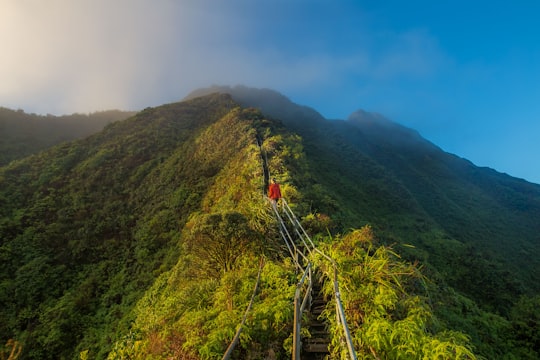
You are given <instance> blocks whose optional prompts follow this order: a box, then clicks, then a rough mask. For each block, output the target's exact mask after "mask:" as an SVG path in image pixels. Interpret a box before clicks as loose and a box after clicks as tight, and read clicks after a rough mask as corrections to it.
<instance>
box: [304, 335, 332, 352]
mask: <svg viewBox="0 0 540 360" xmlns="http://www.w3.org/2000/svg"><path fill="white" fill-rule="evenodd" d="M329 344H330V341H329V340H328V339H326V338H310V339H305V340H304V346H303V348H304V351H305V352H311V353H328V345H329Z"/></svg>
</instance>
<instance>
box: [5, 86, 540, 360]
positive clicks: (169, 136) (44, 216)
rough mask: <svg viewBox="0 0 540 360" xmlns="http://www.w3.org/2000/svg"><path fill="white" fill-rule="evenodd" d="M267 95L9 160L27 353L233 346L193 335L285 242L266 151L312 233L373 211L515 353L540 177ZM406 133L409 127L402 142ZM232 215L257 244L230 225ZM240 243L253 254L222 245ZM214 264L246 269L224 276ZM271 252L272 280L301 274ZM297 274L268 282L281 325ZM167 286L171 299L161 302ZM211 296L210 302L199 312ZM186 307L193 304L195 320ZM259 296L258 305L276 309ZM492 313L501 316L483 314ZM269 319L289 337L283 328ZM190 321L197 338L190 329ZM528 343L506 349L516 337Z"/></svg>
mask: <svg viewBox="0 0 540 360" xmlns="http://www.w3.org/2000/svg"><path fill="white" fill-rule="evenodd" d="M248 93H249V97H246V95H245V94H248ZM263 93H264V96H266V94H267V90H265V91H264V92H263ZM242 94H244V95H242ZM271 94H273V95H272V96H270V98H264V99H262V98H260V97H261V93H258V92H257V90H254V89H248V88H243V89H242V92H241V93H240V95H242V96H244V97H243V98H242V97H241V96H240V95H238V94H236V95H235V94H228V93H220V92H217V93H216V92H215V91H213V92H211V94H209V95H201V96H193V97H191V98H190V99H187V100H184V101H181V102H178V103H172V104H165V105H163V106H159V107H154V108H147V109H145V110H143V111H141V112H139V113H137V114H136V115H134V116H133V117H130V118H129V119H126V120H122V121H118V122H114V123H111V124H109V125H107V126H106V127H105V128H104V129H103V130H102V131H100V132H98V133H95V134H93V135H90V136H88V137H86V138H83V139H79V140H75V141H73V142H69V143H62V144H59V145H57V146H55V147H53V148H50V149H49V150H47V151H45V152H40V153H38V154H35V155H32V156H30V157H27V158H24V159H21V160H18V161H15V162H11V163H10V164H8V165H7V166H3V167H0V185H1V186H0V201H1V202H2V204H3V206H2V209H1V210H0V234H1V238H2V243H1V248H0V250H1V251H0V256H1V259H2V262H1V265H0V286H1V287H2V288H1V289H0V290H2V291H0V300H1V301H2V303H3V304H7V305H6V307H5V308H4V311H2V312H1V313H0V318H1V320H2V321H1V322H0V323H1V324H2V325H1V326H2V327H1V328H0V329H1V330H2V331H0V333H2V334H7V335H3V336H8V335H11V334H13V335H18V338H19V339H21V341H23V342H24V343H25V346H26V348H28V349H31V350H29V353H27V354H26V355H25V356H27V358H42V359H44V358H58V357H59V356H60V357H65V358H68V357H74V356H76V355H77V354H78V353H82V352H83V351H85V349H86V350H90V352H91V353H92V354H94V355H96V358H105V357H106V356H107V354H112V351H113V349H112V344H116V345H118V346H119V347H118V348H119V349H124V350H126V349H134V348H136V343H135V342H133V341H135V340H133V339H136V340H137V341H143V340H141V339H144V341H146V342H145V344H147V345H148V346H149V349H162V350H160V351H162V353H166V352H168V353H169V354H172V353H174V351H177V350H175V349H179V348H182V347H189V346H191V348H195V349H198V351H200V352H201V353H200V356H201V357H204V355H203V354H211V353H212V351H218V352H219V350H215V349H221V347H222V346H223V344H222V343H220V342H218V341H216V342H215V343H211V344H210V345H208V344H207V345H204V346H203V345H202V343H197V341H202V340H200V338H201V337H200V336H199V337H198V338H199V340H193V339H197V336H195V335H196V332H197V331H200V332H201V333H202V332H204V331H203V330H202V329H203V328H205V327H207V325H208V326H209V324H210V322H211V321H212V319H211V318H210V316H214V315H216V316H218V318H219V314H214V313H213V310H208V309H218V308H219V309H222V306H225V309H222V310H223V314H229V313H227V312H226V310H227V311H228V310H231V309H232V310H234V309H235V307H234V306H233V305H234V304H240V303H235V302H234V301H233V299H235V297H234V296H236V298H237V297H238V296H239V295H237V293H234V294H236V295H234V296H233V295H230V296H231V297H229V295H225V294H223V293H216V295H215V296H217V297H216V298H215V299H214V298H212V297H211V296H213V295H211V294H213V291H214V290H215V289H218V288H219V289H222V290H223V291H225V292H226V291H233V290H232V289H236V290H237V291H238V294H240V293H242V294H245V291H244V288H245V287H243V286H242V285H241V283H238V282H235V280H234V279H235V276H238V278H239V279H243V280H242V281H245V282H246V284H247V283H249V279H252V278H253V274H252V273H251V272H247V273H240V272H239V271H240V270H239V269H236V268H235V266H232V267H230V265H231V264H236V261H238V262H241V261H244V260H246V259H251V260H253V258H255V259H256V257H257V256H260V255H261V254H264V255H265V256H266V257H267V259H272V260H274V259H275V257H276V256H277V254H279V251H280V250H279V245H278V243H277V242H276V243H274V241H276V240H275V239H276V238H277V239H278V238H279V237H278V234H277V232H276V229H275V228H273V227H272V226H270V224H272V218H271V216H269V215H268V209H267V208H266V207H265V202H264V197H263V195H262V192H264V190H265V185H266V184H265V183H264V173H263V169H262V168H261V165H260V162H261V151H263V150H264V152H265V153H266V154H267V155H268V166H269V168H270V169H271V172H272V175H273V176H276V177H277V178H278V179H279V181H280V182H281V184H282V190H283V194H284V196H285V197H286V198H287V201H288V202H289V203H290V204H291V206H293V208H294V209H295V212H297V213H298V214H301V216H302V221H304V223H305V224H306V226H307V225H309V229H310V230H313V231H318V232H319V233H316V234H317V236H316V237H315V241H320V242H324V239H325V236H330V235H332V236H337V238H340V236H341V235H343V236H345V234H347V233H348V231H349V229H351V228H360V227H362V226H364V225H369V226H371V227H372V228H373V231H374V233H375V234H376V236H377V239H376V243H381V244H386V245H392V246H393V247H394V248H395V251H396V252H399V254H400V256H401V257H402V258H403V259H406V260H410V261H411V262H413V263H414V262H420V263H421V264H423V266H424V267H425V271H426V273H427V274H429V275H430V276H432V277H433V279H434V282H436V285H433V290H432V291H435V288H436V292H435V293H433V294H432V295H431V296H432V297H433V303H434V307H435V310H436V311H437V314H438V316H439V317H440V319H441V320H442V323H444V325H445V326H448V327H449V328H452V329H455V330H464V329H466V330H467V333H470V334H474V339H475V344H476V346H477V347H479V351H480V353H481V354H484V355H485V356H488V355H487V354H489V355H491V356H488V357H489V358H493V356H494V354H499V355H500V354H503V353H504V347H505V346H507V345H505V344H498V343H497V341H496V340H495V338H496V335H494V334H495V333H497V334H498V333H504V334H505V335H504V336H506V339H507V341H508V343H509V342H510V341H513V342H515V344H518V343H519V344H521V342H520V341H525V340H523V339H521V338H519V339H518V338H517V337H516V336H518V334H524V333H526V330H528V329H529V328H526V327H525V328H524V330H523V331H522V332H521V331H518V330H519V329H520V328H517V327H516V329H518V330H516V331H514V333H515V334H514V335H512V333H511V332H510V331H509V330H508V328H511V327H512V326H518V324H517V323H511V320H512V318H511V317H512V316H516V315H513V314H515V313H519V312H518V310H520V311H522V312H523V311H524V310H523V309H524V308H525V305H522V306H523V307H522V308H521V307H519V306H520V305H519V303H518V301H517V297H518V296H521V295H524V296H525V297H524V298H525V299H526V301H528V300H527V299H528V298H527V296H530V297H531V299H533V296H534V295H536V294H538V286H539V282H540V279H538V275H536V273H537V272H536V271H534V270H535V269H537V268H538V260H537V259H538V257H537V256H536V255H537V254H538V251H539V249H538V235H537V234H538V233H540V232H538V224H535V219H536V218H537V216H536V215H537V214H538V212H539V211H540V206H539V204H540V187H539V186H536V185H535V184H531V183H528V182H526V181H521V180H519V179H514V178H511V177H509V176H505V175H504V174H500V173H498V172H496V171H494V170H490V169H482V168H478V167H475V166H474V165H473V164H472V163H470V162H468V161H466V160H464V159H461V158H459V157H457V156H455V155H452V154H448V153H445V152H443V151H442V150H441V149H439V148H438V147H436V146H435V145H433V144H431V143H430V142H428V141H427V140H425V141H424V140H423V139H422V138H420V139H418V138H417V134H416V133H414V131H412V132H411V131H410V130H407V129H402V128H401V126H400V125H393V124H392V123H390V124H385V125H389V126H383V127H382V128H375V129H373V127H369V128H367V127H366V123H365V122H364V123H355V122H354V121H353V122H352V123H351V122H347V121H346V120H343V121H334V120H332V121H330V120H326V119H324V118H322V116H320V114H318V113H317V112H316V111H314V110H309V109H307V108H306V107H302V106H298V105H295V104H293V103H292V102H290V101H288V99H286V98H285V97H283V96H281V95H276V94H274V93H271ZM242 99H243V100H242ZM274 99H277V100H276V101H274ZM240 100H242V101H240ZM248 100H249V101H248ZM258 109H260V110H258ZM364 115H366V114H364ZM367 115H369V114H367ZM367 115H366V116H367ZM278 116H279V117H278ZM306 124H309V126H306ZM371 125H373V124H371ZM389 131H390V132H389ZM394 131H397V133H398V134H401V135H400V136H394V135H395V134H394V133H393V132H394ZM385 135H388V136H385ZM390 135H391V136H390ZM403 136H406V137H407V139H406V140H407V141H399V140H402V137H403ZM418 141H419V143H417V142H418ZM415 145H416V146H415ZM231 224H235V225H234V226H235V227H236V226H239V227H240V228H241V229H242V233H243V234H245V238H246V239H250V241H249V242H247V243H246V242H244V241H242V238H235V237H234V236H233V235H231V234H230V233H228V231H229V230H227V229H228V228H229V227H230V226H232V225H231ZM215 229H219V231H222V232H225V233H227V234H229V235H227V236H228V238H227V239H229V240H230V241H225V242H222V241H221V239H220V238H219V237H216V236H215V231H217V230H215ZM231 239H232V240H231ZM269 239H270V240H269ZM271 239H274V240H271ZM509 240H511V241H509ZM210 244H211V245H212V246H210ZM231 244H233V245H235V246H236V245H238V246H241V247H242V249H244V250H243V252H245V254H244V255H245V257H241V258H238V259H233V258H228V260H227V259H225V260H219V261H218V262H217V263H216V262H214V261H213V260H211V259H213V258H214V257H215V258H216V259H222V257H220V256H221V254H228V251H229V250H230V246H229V245H231ZM228 246H229V247H228ZM213 249H222V250H220V251H219V252H217V253H216V252H215V251H214V252H213ZM218 255H219V256H218ZM367 256H368V254H366V257H367ZM180 258H181V259H182V261H178V260H179V259H180ZM242 259H243V260H242ZM221 261H223V262H221ZM216 264H223V267H224V268H226V269H229V268H230V269H233V270H234V269H236V270H235V271H236V272H235V271H232V272H225V273H223V274H224V275H223V277H221V274H222V272H221V271H220V269H221V267H220V266H218V267H216ZM269 266H274V267H273V271H276V274H274V275H272V276H270V278H272V279H274V280H272V281H278V279H279V281H284V280H286V279H289V278H290V276H291V275H290V274H289V275H287V274H286V273H285V272H281V271H284V268H283V269H278V266H277V264H273V265H270V264H269ZM284 266H285V267H286V265H284ZM248 267H249V265H248ZM252 270H253V269H252ZM277 273H279V275H277ZM210 275H211V276H210ZM205 276H210V277H209V278H206V277H205ZM191 281H194V282H193V283H192V282H191ZM186 282H189V286H188V287H186V288H184V287H183V286H182V284H186ZM219 284H222V285H223V286H224V288H221V287H220V286H221V285H219ZM293 284H294V282H293ZM290 285H291V284H284V283H282V282H281V283H279V285H275V284H274V285H272V286H271V288H272V289H273V288H276V289H277V292H280V294H279V295H277V294H274V295H273V296H276V299H277V297H279V299H280V300H279V301H273V306H274V307H273V309H274V311H277V313H276V314H277V315H276V316H278V318H277V319H278V320H276V318H275V317H274V318H265V319H266V320H265V321H267V322H268V323H272V324H273V321H278V323H276V326H278V324H279V326H286V321H285V320H284V319H288V316H289V315H287V314H288V313H287V310H286V308H287V307H286V304H288V301H289V300H288V299H287V298H286V295H287V294H289V293H290V291H291V287H290ZM227 289H228V290H227ZM292 289H293V290H294V288H292ZM443 289H446V290H444V291H443ZM453 289H455V290H453ZM453 291H456V292H458V295H455V294H453ZM293 292H294V291H293ZM226 294H228V293H226ZM243 296H244V295H243ZM245 298H246V299H249V297H248V296H245ZM156 299H160V300H159V302H158V304H159V305H160V306H161V308H155V307H154V306H153V305H152V304H154V303H155V301H156ZM220 299H221V300H223V299H228V300H227V301H223V302H221V300H220ZM267 300H269V301H270V302H272V300H271V299H270V298H269V299H267ZM246 301H247V300H246ZM531 301H533V300H531ZM137 304H139V305H137ZM201 304H203V305H204V306H207V305H208V306H209V308H206V307H204V309H205V310H204V312H203V311H202V310H201V312H199V313H190V311H196V310H197V306H202V305H201ZM183 306H187V308H184V307H183ZM265 306H269V305H268V304H267V305H265ZM281 306H283V308H281ZM229 307H232V308H229ZM176 308H181V309H184V310H182V311H186V313H190V314H197V315H196V316H195V315H192V316H195V317H194V318H192V319H191V320H189V319H183V318H182V315H181V314H178V313H176V312H175V310H174V309H176ZM260 310H261V312H260V313H257V314H258V315H257V316H262V317H265V316H270V317H272V316H274V315H273V314H274V313H268V311H267V310H268V308H261V309H260ZM401 310H403V309H401ZM216 311H217V310H216ZM220 311H221V310H220ZM396 312H397V313H396V314H394V315H395V316H398V317H399V316H402V315H403V314H401V315H400V314H399V309H398V310H396ZM461 312H465V313H463V314H462V313H461ZM212 314H213V315H212ZM456 314H458V315H459V314H461V315H462V317H461V318H458V317H457V316H456ZM499 314H500V315H499ZM224 316H225V315H224ZM227 316H230V315H227ZM502 316H505V318H503V317H502ZM523 316H524V317H525V315H523ZM486 318H490V319H496V321H494V323H493V324H497V326H501V327H500V328H493V327H494V326H495V325H493V324H491V325H489V326H486V323H484V322H483V321H486V320H485V319H486ZM135 319H137V320H135ZM181 319H183V320H182V321H181ZM272 319H273V320H272ZM279 319H281V320H279ZM186 321H187V322H186ZM189 321H191V322H189ZM205 321H206V322H208V323H205ZM279 321H283V322H279ZM134 323H136V324H137V327H132V326H133V324H134ZM175 324H176V325H175ZM474 324H476V325H474ZM478 324H480V325H478ZM227 326H231V324H228V325H227ZM232 326H236V323H233V324H232ZM520 326H521V325H520ZM162 327H164V328H163V331H164V333H159V332H158V330H159V329H162ZM218 328H219V326H218ZM178 329H183V330H184V331H185V334H187V335H184V334H182V332H181V331H180V330H178ZM227 329H228V328H227ZM431 329H432V330H434V328H431ZM137 331H141V332H142V334H145V335H144V336H145V337H144V338H141V337H140V336H142V335H140V334H139V335H138V333H137ZM159 331H161V330H159ZM258 331H260V335H261V336H267V337H268V338H271V339H272V341H271V342H270V343H269V345H268V344H267V345H268V346H270V348H271V350H272V351H281V350H280V349H282V348H283V346H282V345H281V344H283V343H284V342H285V338H283V336H284V335H283V334H282V333H279V334H274V333H272V332H271V329H270V330H269V329H266V330H265V329H259V330H258ZM265 331H268V332H265ZM192 332H193V334H194V336H193V337H190V339H192V340H190V341H195V342H196V343H189V342H187V340H186V338H185V336H188V335H189V334H191V333H192ZM130 336H131V337H130ZM162 336H167V337H166V338H163V337H162ZM190 336H191V335H190ZM205 336H206V335H205ZM216 336H217V335H216ZM220 336H221V335H220ZM520 336H521V335H520ZM285 337H286V336H285ZM130 339H131V340H130ZM482 339H488V340H487V343H483V342H482V341H483V340H482ZM525 339H527V341H529V340H528V339H529V338H527V337H525ZM0 340H2V342H5V340H6V339H5V338H3V337H2V338H1V339H0ZM533 340H534V338H532V340H531V341H533ZM130 341H131V342H130ZM257 341H260V340H257ZM491 344H497V345H491ZM515 344H514V345H515ZM116 345H115V346H116ZM120 345H121V346H120ZM150 345H152V346H153V347H152V346H150ZM514 345H512V346H509V345H508V349H511V351H518V350H517V349H518V348H519V346H517V345H515V346H514ZM205 346H208V347H205ZM261 346H262V345H261ZM492 346H495V347H494V348H491V347H492ZM523 348H524V349H532V347H531V345H530V344H529V345H526V346H523ZM126 351H127V350H126ZM155 351H158V350H155ZM205 351H207V353H204V352H205ZM243 351H247V350H246V349H244V350H243ZM249 351H255V353H256V351H257V350H256V349H255V348H253V349H251V350H249ZM268 351H270V350H268ZM507 351H510V350H507ZM214 355H215V354H214ZM214 355H212V356H214ZM216 356H217V355H216ZM207 357H211V356H210V355H208V356H207ZM530 358H534V357H532V356H531V357H530Z"/></svg>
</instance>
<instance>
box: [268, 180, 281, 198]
mask: <svg viewBox="0 0 540 360" xmlns="http://www.w3.org/2000/svg"><path fill="white" fill-rule="evenodd" d="M268 197H269V198H270V199H272V200H277V199H279V198H281V190H280V188H279V184H278V183H273V184H270V186H268Z"/></svg>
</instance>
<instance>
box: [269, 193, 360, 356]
mask: <svg viewBox="0 0 540 360" xmlns="http://www.w3.org/2000/svg"><path fill="white" fill-rule="evenodd" d="M281 202H282V204H283V209H284V212H285V214H286V215H287V217H288V218H289V221H290V222H291V223H292V225H293V227H294V229H295V232H296V234H297V235H298V237H299V238H300V240H301V241H302V243H303V244H304V246H306V248H307V249H308V251H309V252H310V253H311V252H312V251H313V252H316V253H317V254H319V255H321V256H323V257H324V258H325V259H327V260H328V261H329V262H330V263H331V264H332V268H333V270H334V271H333V272H334V274H333V279H332V282H333V288H334V298H335V299H336V320H337V323H338V325H341V328H342V330H343V333H344V335H345V341H346V343H347V349H348V352H349V356H350V358H351V360H356V359H357V356H356V351H355V349H354V344H353V342H352V336H351V332H350V330H349V326H348V324H347V320H346V317H345V310H344V309H343V303H342V301H341V295H340V291H339V282H338V268H337V263H336V262H335V261H334V259H332V258H331V257H330V256H328V255H326V254H325V253H323V252H322V251H320V250H319V249H318V248H317V247H316V246H315V244H314V243H313V241H312V240H311V238H310V237H309V235H308V234H307V233H306V231H305V229H304V228H303V226H302V224H300V222H299V221H298V219H297V217H296V216H295V215H294V212H293V211H292V209H291V208H290V206H289V204H288V203H287V201H286V200H285V199H283V198H282V199H281ZM274 210H275V212H276V215H277V217H278V219H279V220H280V222H281V223H283V219H282V218H281V216H280V215H279V213H278V212H277V209H276V207H274ZM300 230H301V232H300ZM306 239H307V241H306ZM293 243H294V242H293ZM308 243H309V245H308ZM308 268H311V262H308ZM297 291H298V287H297ZM296 302H297V299H296V296H295V326H294V331H295V332H297V333H298V336H299V334H300V328H299V327H300V319H297V316H296V310H297V305H296ZM297 321H298V322H297ZM297 327H298V329H297ZM296 341H297V339H296V335H294V341H293V350H295V346H299V339H298V344H295V342H296ZM298 351H299V350H298ZM295 356H296V355H295V352H293V359H299V357H295ZM298 356H299V355H298Z"/></svg>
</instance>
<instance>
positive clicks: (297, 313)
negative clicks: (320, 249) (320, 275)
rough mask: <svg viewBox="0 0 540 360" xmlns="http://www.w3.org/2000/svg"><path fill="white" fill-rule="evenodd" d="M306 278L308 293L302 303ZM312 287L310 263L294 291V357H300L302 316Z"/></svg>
mask: <svg viewBox="0 0 540 360" xmlns="http://www.w3.org/2000/svg"><path fill="white" fill-rule="evenodd" d="M306 279H307V289H306V293H305V294H304V296H303V298H302V303H301V304H299V301H300V297H301V295H302V294H301V290H302V288H303V286H304V283H305V281H306ZM312 287H313V278H312V274H311V263H309V264H308V265H307V267H306V270H305V271H304V274H302V278H301V279H300V281H299V282H298V284H297V285H296V291H295V293H294V328H293V350H292V354H293V359H300V343H301V341H300V325H301V318H302V313H303V312H304V310H305V309H306V305H307V303H308V301H309V298H310V295H311V289H312Z"/></svg>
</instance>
